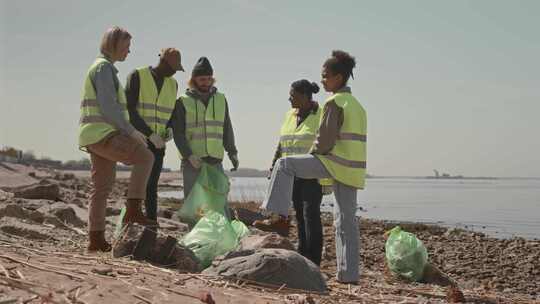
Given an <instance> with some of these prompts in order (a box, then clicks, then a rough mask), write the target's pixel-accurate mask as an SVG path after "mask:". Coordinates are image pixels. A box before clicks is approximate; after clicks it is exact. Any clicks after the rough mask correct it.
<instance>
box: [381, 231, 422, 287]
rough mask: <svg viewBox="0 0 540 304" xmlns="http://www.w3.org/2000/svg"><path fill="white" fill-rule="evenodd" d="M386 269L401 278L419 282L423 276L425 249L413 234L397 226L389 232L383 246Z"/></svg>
mask: <svg viewBox="0 0 540 304" xmlns="http://www.w3.org/2000/svg"><path fill="white" fill-rule="evenodd" d="M385 251H386V262H387V264H388V268H390V270H391V271H392V272H393V273H395V274H396V275H398V276H399V277H401V278H404V279H407V280H410V281H419V280H421V279H422V276H423V274H424V267H425V266H426V264H427V260H428V254H427V250H426V247H425V246H424V244H423V243H422V241H421V240H419V239H418V238H417V237H416V236H415V235H414V234H412V233H409V232H406V231H403V230H401V228H400V227H399V226H396V227H394V228H393V229H392V230H390V231H389V236H388V239H387V240H386V245H385Z"/></svg>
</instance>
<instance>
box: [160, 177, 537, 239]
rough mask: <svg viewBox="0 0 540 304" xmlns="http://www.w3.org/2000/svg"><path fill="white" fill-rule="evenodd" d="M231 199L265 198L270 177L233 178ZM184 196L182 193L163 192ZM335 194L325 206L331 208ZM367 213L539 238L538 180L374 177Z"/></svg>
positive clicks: (364, 204) (362, 199) (365, 199)
mask: <svg viewBox="0 0 540 304" xmlns="http://www.w3.org/2000/svg"><path fill="white" fill-rule="evenodd" d="M231 184H232V188H231V193H230V195H229V200H231V201H262V200H263V199H264V195H265V193H266V188H267V187H268V180H267V179H265V178H243V177H237V178H232V179H231ZM160 196H163V197H177V198H181V197H182V196H183V194H182V192H181V191H168V192H162V193H160ZM334 202H335V201H334V196H333V195H329V196H325V197H324V199H323V205H322V208H321V209H322V210H325V211H331V210H332V206H333V205H334ZM358 206H359V207H361V209H359V211H358V214H359V215H360V216H362V217H367V218H375V219H385V220H400V221H415V222H428V223H437V224H440V225H444V226H451V227H456V226H457V227H462V228H468V229H473V230H476V231H480V232H485V233H487V234H490V235H492V236H496V237H511V236H521V237H525V238H540V180H539V179H497V180H481V179H478V180H474V179H466V180H465V179H461V180H451V179H438V180H435V179H412V178H411V179H407V178H372V179H368V180H367V185H366V190H365V191H359V192H358Z"/></svg>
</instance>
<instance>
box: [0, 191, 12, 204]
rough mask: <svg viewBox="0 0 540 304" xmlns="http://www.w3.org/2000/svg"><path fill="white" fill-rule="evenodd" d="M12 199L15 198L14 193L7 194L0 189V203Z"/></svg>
mask: <svg viewBox="0 0 540 304" xmlns="http://www.w3.org/2000/svg"><path fill="white" fill-rule="evenodd" d="M12 197H13V193H11V192H6V191H4V190H1V189H0V202H2V201H7V200H9V199H11V198H12Z"/></svg>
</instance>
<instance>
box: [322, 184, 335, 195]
mask: <svg viewBox="0 0 540 304" xmlns="http://www.w3.org/2000/svg"><path fill="white" fill-rule="evenodd" d="M321 188H322V194H323V195H328V194H332V192H334V186H322V187H321Z"/></svg>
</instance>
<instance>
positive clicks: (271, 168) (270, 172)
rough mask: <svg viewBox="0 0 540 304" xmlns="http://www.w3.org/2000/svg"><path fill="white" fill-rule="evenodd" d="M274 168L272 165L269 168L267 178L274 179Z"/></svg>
mask: <svg viewBox="0 0 540 304" xmlns="http://www.w3.org/2000/svg"><path fill="white" fill-rule="evenodd" d="M273 170H274V167H270V169H268V175H267V176H266V179H272V171H273Z"/></svg>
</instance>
